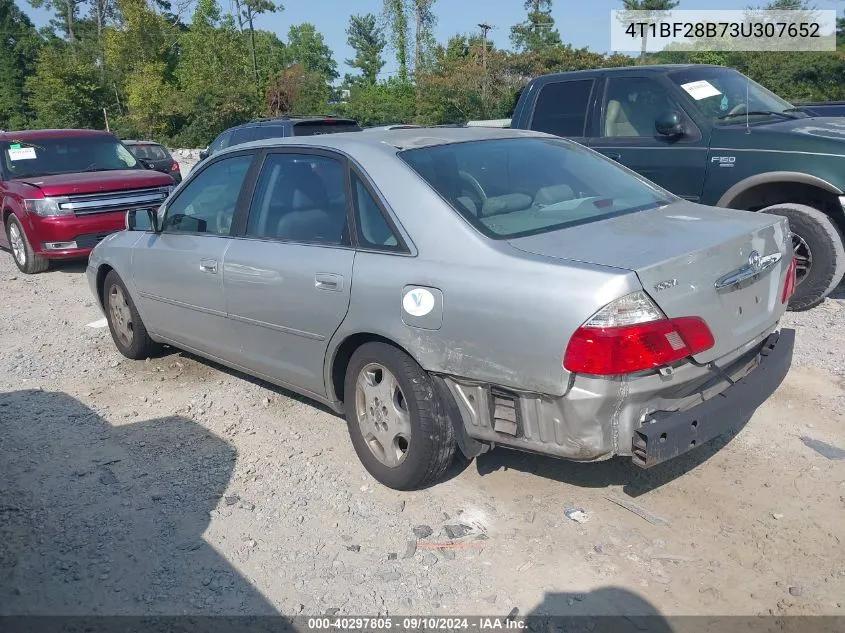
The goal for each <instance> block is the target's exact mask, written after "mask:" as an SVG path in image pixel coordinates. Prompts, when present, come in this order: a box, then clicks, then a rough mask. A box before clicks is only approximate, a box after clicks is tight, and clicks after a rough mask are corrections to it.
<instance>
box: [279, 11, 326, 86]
mask: <svg viewBox="0 0 845 633" xmlns="http://www.w3.org/2000/svg"><path fill="white" fill-rule="evenodd" d="M288 53H289V54H290V59H291V60H292V61H293V62H294V63H296V64H299V65H300V66H302V68H303V70H305V71H306V72H314V73H317V74H318V75H320V76H321V77H323V79H324V80H325V81H331V80H333V79H337V78H338V74H337V63H336V62H335V61H334V58H333V57H332V49H330V48H329V47H328V46H327V45H326V42H325V40H324V39H323V34H322V33H320V32H319V31H318V30H317V28H316V27H315V26H314V25H313V24H311V23H310V22H304V23H303V24H298V25H294V26H292V27H290V30H289V31H288Z"/></svg>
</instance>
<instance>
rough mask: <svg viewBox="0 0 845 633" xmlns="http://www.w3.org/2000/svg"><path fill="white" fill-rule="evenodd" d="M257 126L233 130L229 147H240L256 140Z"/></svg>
mask: <svg viewBox="0 0 845 633" xmlns="http://www.w3.org/2000/svg"><path fill="white" fill-rule="evenodd" d="M255 133H256V130H255V126H248V127H239V128H237V129H236V130H232V140H231V142H230V143H229V145H230V146H231V145H240V144H241V143H249V142H250V141H253V140H255Z"/></svg>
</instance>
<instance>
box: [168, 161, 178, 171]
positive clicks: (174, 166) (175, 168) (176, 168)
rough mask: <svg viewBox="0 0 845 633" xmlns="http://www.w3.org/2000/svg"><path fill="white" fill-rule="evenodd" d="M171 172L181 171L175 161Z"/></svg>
mask: <svg viewBox="0 0 845 633" xmlns="http://www.w3.org/2000/svg"><path fill="white" fill-rule="evenodd" d="M170 171H179V163H177V162H176V161H175V160H174V161H173V164H172V165H171V166H170Z"/></svg>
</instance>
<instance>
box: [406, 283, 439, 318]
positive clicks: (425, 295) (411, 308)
mask: <svg viewBox="0 0 845 633" xmlns="http://www.w3.org/2000/svg"><path fill="white" fill-rule="evenodd" d="M402 309H403V310H405V312H407V313H408V314H410V315H411V316H415V317H421V316H425V315H426V314H428V313H429V312H431V311H432V310H434V295H433V294H431V292H429V291H428V290H426V289H425V288H414V289H413V290H409V291H408V292H406V293H405V296H404V297H402Z"/></svg>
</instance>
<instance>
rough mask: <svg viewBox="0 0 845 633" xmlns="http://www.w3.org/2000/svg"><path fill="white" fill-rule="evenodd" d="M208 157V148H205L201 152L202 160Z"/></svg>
mask: <svg viewBox="0 0 845 633" xmlns="http://www.w3.org/2000/svg"><path fill="white" fill-rule="evenodd" d="M206 158H208V150H207V149H204V150H202V151H201V152H200V160H205V159H206Z"/></svg>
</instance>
